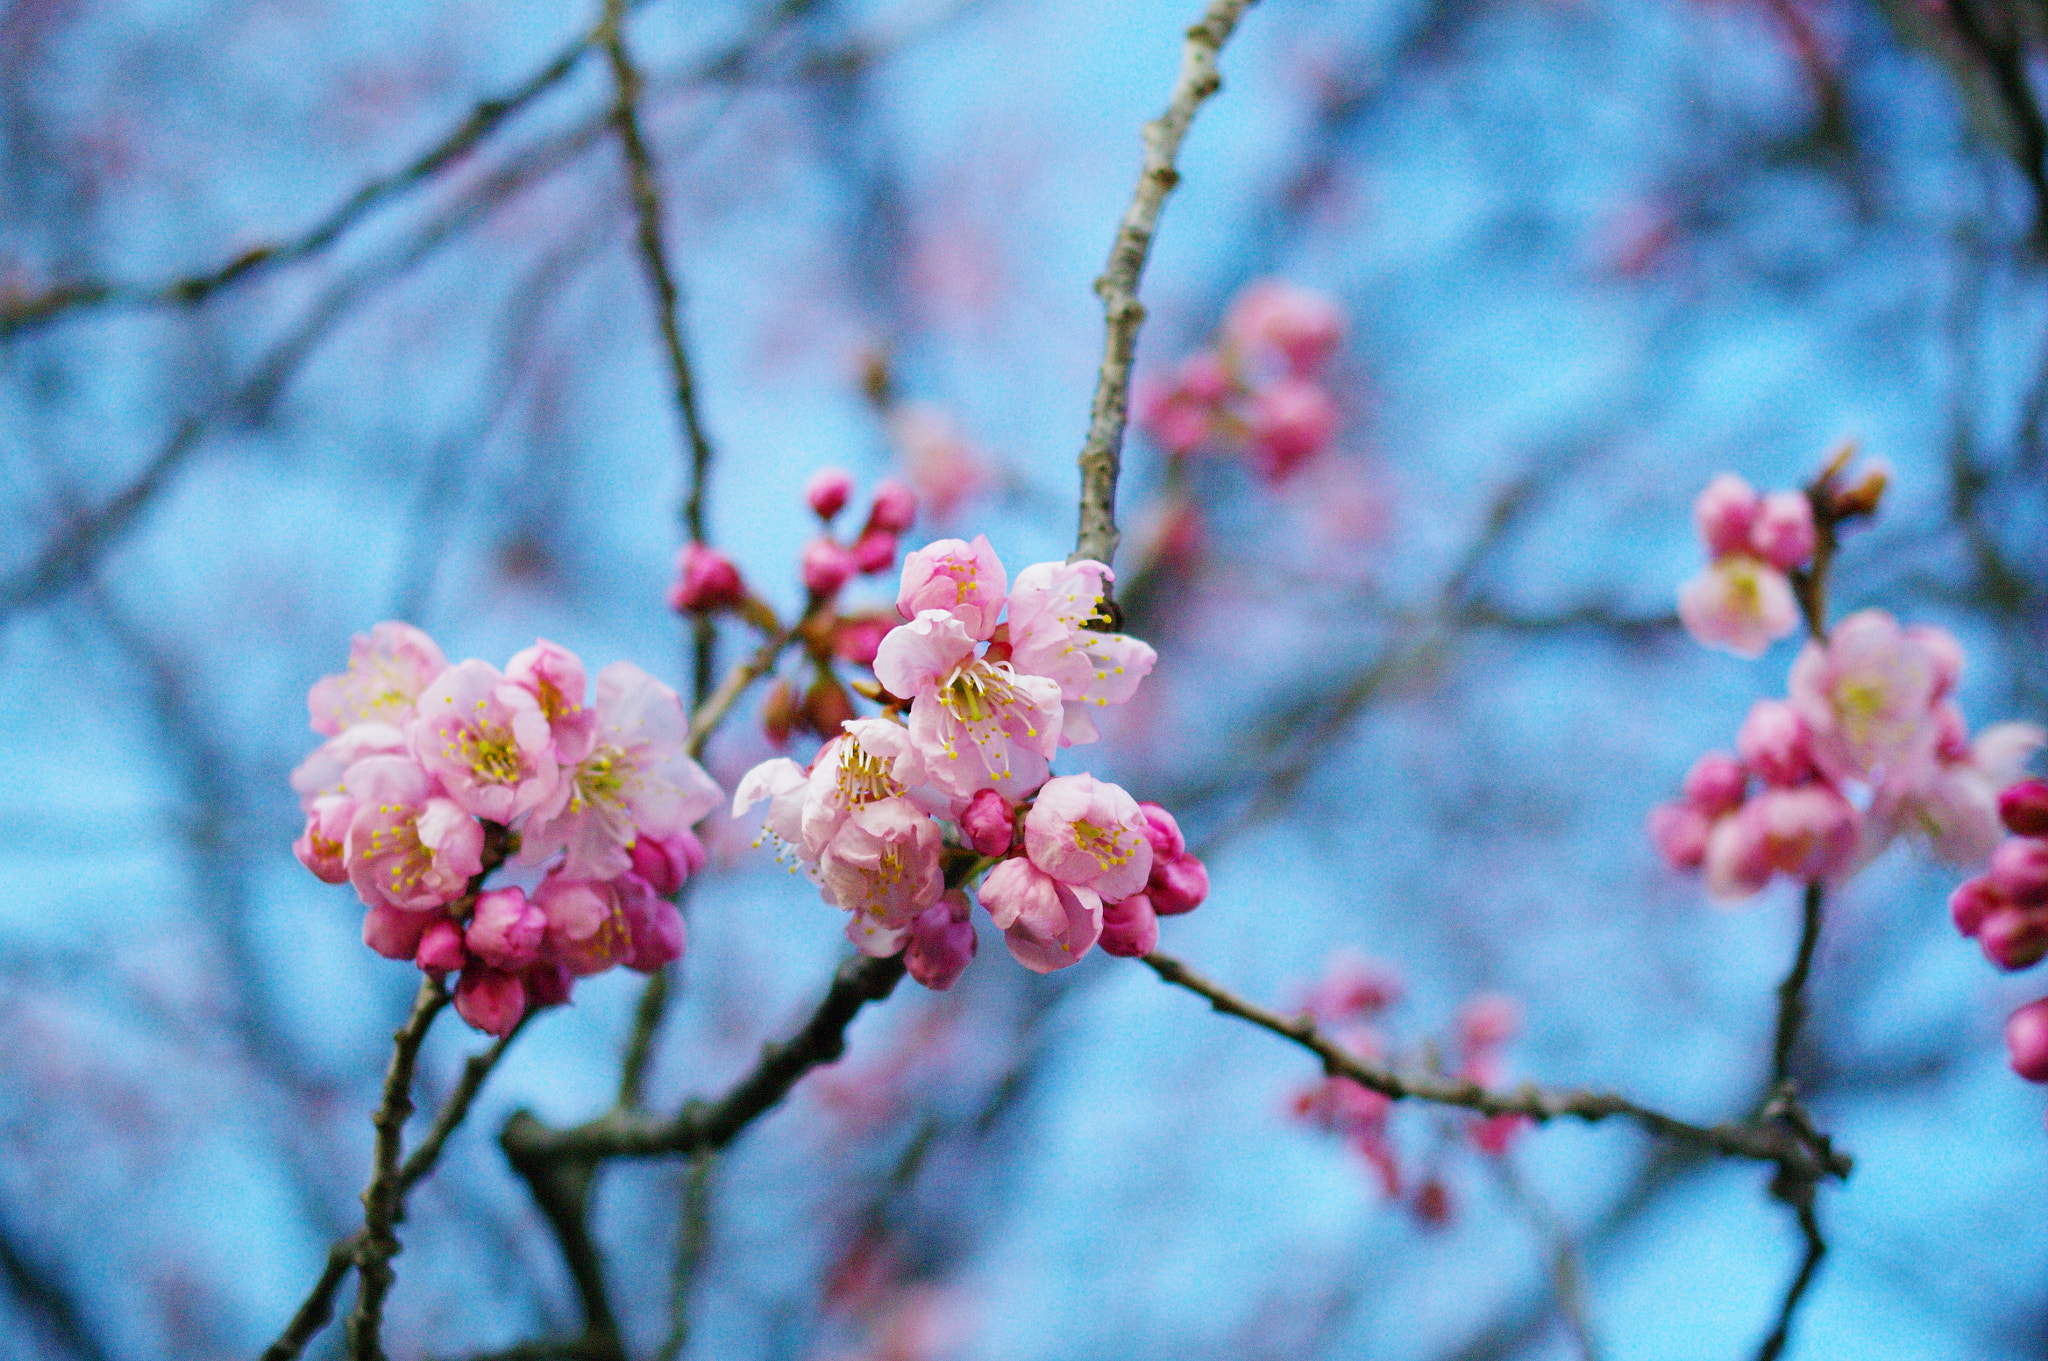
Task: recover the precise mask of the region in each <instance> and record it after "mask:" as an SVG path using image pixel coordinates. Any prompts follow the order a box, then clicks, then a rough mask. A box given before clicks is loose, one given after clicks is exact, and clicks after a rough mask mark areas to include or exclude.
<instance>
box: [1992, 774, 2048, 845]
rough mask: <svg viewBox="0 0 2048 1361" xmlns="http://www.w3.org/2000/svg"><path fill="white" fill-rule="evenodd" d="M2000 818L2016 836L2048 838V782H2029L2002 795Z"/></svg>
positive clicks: (1999, 800)
mask: <svg viewBox="0 0 2048 1361" xmlns="http://www.w3.org/2000/svg"><path fill="white" fill-rule="evenodd" d="M1998 816H1999V819H2000V820H2001V821H2003V822H2004V823H2005V827H2006V830H2007V831H2009V832H2011V833H2012V834H2013V835H2014V836H2048V780H2027V781H2024V782H2022V783H2020V784H2016V785H2014V786H2013V787H2012V788H2010V789H2008V790H2006V791H2005V792H2004V793H2003V794H2000V795H1999V796H1998Z"/></svg>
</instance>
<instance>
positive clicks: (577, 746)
mask: <svg viewBox="0 0 2048 1361" xmlns="http://www.w3.org/2000/svg"><path fill="white" fill-rule="evenodd" d="M505 679H506V680H507V681H509V682H511V683H512V684H513V685H516V686H518V687H520V688H521V689H522V690H525V691H526V692H527V693H528V694H531V695H532V696H533V698H534V700H535V701H536V702H537V703H538V704H539V705H540V711H541V715H542V716H543V717H544V718H546V719H547V721H548V732H549V734H550V736H552V737H553V739H554V743H555V759H556V760H557V761H559V762H560V763H561V764H563V765H570V766H573V765H575V764H576V763H577V762H578V761H581V760H582V759H583V758H584V757H586V756H588V755H589V754H590V744H591V741H592V739H593V737H594V736H595V735H596V732H597V713H596V711H595V710H593V709H592V708H591V707H590V706H589V705H587V704H585V703H584V702H583V696H584V694H585V692H586V691H587V690H588V689H589V682H588V681H587V680H586V679H585V677H584V674H583V659H582V658H580V657H578V656H577V655H576V654H575V653H573V652H571V651H569V649H567V648H565V647H558V646H556V645H555V644H554V643H551V642H549V641H548V640H547V639H545V638H542V639H540V640H539V641H537V642H535V643H534V645H533V646H532V647H529V648H527V649H525V650H524V651H521V652H515V653H513V654H512V660H511V661H509V662H507V663H506V664H505Z"/></svg>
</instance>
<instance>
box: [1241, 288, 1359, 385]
mask: <svg viewBox="0 0 2048 1361" xmlns="http://www.w3.org/2000/svg"><path fill="white" fill-rule="evenodd" d="M1223 334H1224V337H1225V338H1226V339H1227V340H1228V341H1229V343H1230V344H1231V345H1232V346H1234V347H1235V348H1237V349H1238V350H1240V351H1254V352H1255V351H1259V350H1270V351H1272V352H1273V353H1274V354H1276V355H1278V356H1279V358H1280V359H1281V361H1282V362H1283V363H1284V364H1285V365H1286V366H1287V368H1288V369H1289V370H1290V371H1292V372H1294V373H1297V374H1308V373H1314V372H1316V371H1317V370H1319V369H1321V368H1322V367H1323V365H1324V364H1326V363H1327V362H1329V358H1330V356H1331V355H1332V354H1333V353H1335V352H1336V349H1337V346H1338V344H1339V343H1340V342H1341V341H1342V340H1343V339H1344V314H1343V312H1342V311H1340V310H1339V309H1338V307H1337V304H1336V303H1335V302H1333V301H1332V300H1331V299H1330V298H1328V297H1327V296H1325V295H1324V294H1321V293H1316V292H1313V291H1311V290H1309V289H1306V288H1301V287H1298V286H1296V285H1294V284H1290V283H1288V282H1286V281H1285V280H1281V279H1262V280H1260V281H1259V282H1258V283H1255V284H1252V285H1251V286H1250V287H1248V288H1246V289H1245V290H1244V291H1243V292H1241V293H1239V294H1238V295H1237V297H1236V298H1235V299H1233V300H1232V301H1231V304H1230V310H1229V312H1227V313H1226V314H1225V315H1224V319H1223Z"/></svg>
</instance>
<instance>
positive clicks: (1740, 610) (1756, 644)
mask: <svg viewBox="0 0 2048 1361" xmlns="http://www.w3.org/2000/svg"><path fill="white" fill-rule="evenodd" d="M1678 617H1679V619H1680V620H1681V621H1683V622H1684V624H1685V631H1686V632H1687V633H1690V634H1691V635H1692V636H1693V638H1694V639H1695V640H1697V641H1698V642H1700V643H1702V644H1704V645H1705V646H1707V647H1718V648H1722V649H1725V650H1726V651H1729V652H1732V653H1734V654H1735V655H1736V656H1738V657H1750V658H1754V657H1761V656H1763V655H1764V650H1765V649H1766V648H1768V647H1769V646H1770V645H1771V644H1772V643H1773V642H1775V641H1776V640H1778V639H1780V638H1783V637H1785V636H1786V635H1787V634H1789V633H1791V632H1792V631H1793V630H1794V629H1796V628H1798V627H1799V602H1798V601H1797V600H1796V599H1794V598H1793V595H1792V583H1791V582H1789V581H1787V580H1786V579H1785V574H1784V573H1783V572H1780V571H1779V570H1778V569H1777V568H1775V567H1773V566H1771V565H1770V564H1769V563H1766V562H1762V561H1759V560H1758V559H1756V558H1752V557H1749V556H1747V555H1745V554H1740V553H1731V554H1729V555H1728V556H1726V557H1722V558H1718V559H1716V560H1715V562H1714V565H1713V566H1711V567H1709V568H1707V570H1706V571H1704V572H1702V573H1700V574H1699V575H1698V576H1696V577H1694V578H1693V579H1692V580H1691V581H1688V582H1687V583H1685V585H1684V586H1683V587H1681V588H1680V590H1679V592H1678Z"/></svg>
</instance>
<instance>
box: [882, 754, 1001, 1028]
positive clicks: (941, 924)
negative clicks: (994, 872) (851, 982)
mask: <svg viewBox="0 0 2048 1361" xmlns="http://www.w3.org/2000/svg"><path fill="white" fill-rule="evenodd" d="M984 792H987V791H984ZM977 945H978V942H977V941H976V940H975V936H974V923H973V921H972V920H970V917H969V912H968V907H967V895H966V894H964V893H962V892H960V891H959V890H958V889H955V890H953V891H952V892H951V893H948V894H947V895H946V896H945V897H943V898H941V899H939V901H937V902H936V903H933V904H932V905H931V906H930V907H928V908H926V909H925V910H924V911H922V912H920V913H918V914H917V918H916V920H914V921H912V922H911V924H910V944H909V945H908V946H906V947H905V949H904V951H903V963H904V967H906V968H907V969H909V970H910V976H911V977H912V978H914V979H916V980H917V981H918V982H919V983H921V984H923V985H924V986H925V987H927V988H930V989H931V990H932V991H933V992H944V991H945V990H946V989H948V988H950V987H952V986H953V984H954V983H956V982H958V981H959V979H960V975H961V974H963V973H965V972H966V971H967V966H968V965H969V964H970V963H972V962H973V960H974V951H975V949H976V947H977Z"/></svg>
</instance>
